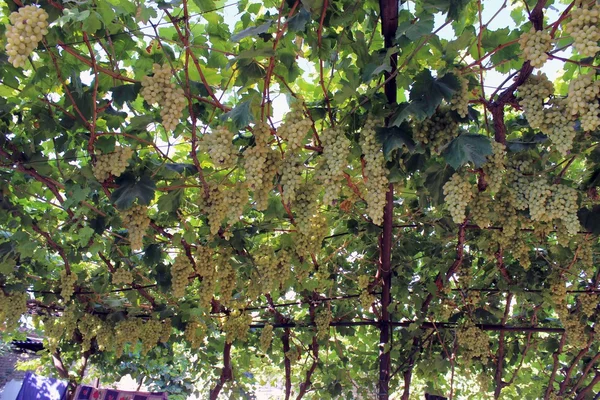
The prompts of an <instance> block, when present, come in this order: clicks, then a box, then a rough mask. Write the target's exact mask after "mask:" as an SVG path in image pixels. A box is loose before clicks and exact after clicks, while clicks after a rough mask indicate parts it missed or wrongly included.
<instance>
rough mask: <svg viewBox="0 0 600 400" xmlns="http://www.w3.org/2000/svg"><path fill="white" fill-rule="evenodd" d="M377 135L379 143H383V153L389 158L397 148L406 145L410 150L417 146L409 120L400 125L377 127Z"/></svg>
mask: <svg viewBox="0 0 600 400" xmlns="http://www.w3.org/2000/svg"><path fill="white" fill-rule="evenodd" d="M376 137H377V140H378V141H379V143H381V144H383V155H384V156H385V158H386V159H387V160H389V159H390V156H391V154H392V152H393V151H394V150H396V149H400V148H402V146H406V148H407V149H408V150H409V151H413V150H414V148H415V142H414V141H413V138H412V130H411V127H410V125H409V124H408V123H407V122H404V123H402V124H401V125H400V126H392V127H389V128H383V127H381V128H377V129H376Z"/></svg>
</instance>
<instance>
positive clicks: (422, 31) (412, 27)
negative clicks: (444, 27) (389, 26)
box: [396, 14, 434, 41]
mask: <svg viewBox="0 0 600 400" xmlns="http://www.w3.org/2000/svg"><path fill="white" fill-rule="evenodd" d="M433 26H434V19H433V15H432V14H423V16H422V17H421V18H419V19H418V20H417V21H412V20H411V21H404V22H402V23H400V24H399V25H398V29H397V30H396V39H398V38H400V37H402V36H406V38H408V39H409V40H411V41H414V40H417V39H419V38H421V37H423V36H424V35H427V34H429V33H431V31H433Z"/></svg>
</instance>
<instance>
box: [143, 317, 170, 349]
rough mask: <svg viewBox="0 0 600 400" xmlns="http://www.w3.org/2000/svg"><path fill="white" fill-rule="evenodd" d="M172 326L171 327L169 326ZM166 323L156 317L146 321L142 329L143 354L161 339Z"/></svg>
mask: <svg viewBox="0 0 600 400" xmlns="http://www.w3.org/2000/svg"><path fill="white" fill-rule="evenodd" d="M169 328H170V327H169ZM163 330H164V324H163V323H162V322H160V321H158V320H155V319H149V320H147V321H146V322H144V323H143V324H142V326H141V329H140V331H139V332H140V341H141V342H142V351H141V353H142V355H143V356H144V355H146V354H148V353H149V352H150V350H152V349H153V348H154V347H155V346H156V344H157V343H158V342H159V341H161V338H162V336H163V333H164V332H163Z"/></svg>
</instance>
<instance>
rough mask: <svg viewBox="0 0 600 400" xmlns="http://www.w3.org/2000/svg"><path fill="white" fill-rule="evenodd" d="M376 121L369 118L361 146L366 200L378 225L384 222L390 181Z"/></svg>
mask: <svg viewBox="0 0 600 400" xmlns="http://www.w3.org/2000/svg"><path fill="white" fill-rule="evenodd" d="M376 124H377V123H376V122H375V120H374V119H372V118H370V117H369V118H367V121H366V122H365V125H364V127H363V129H362V132H361V134H360V147H361V149H362V152H363V156H364V161H365V166H364V179H365V187H366V189H367V190H366V193H365V200H366V201H367V214H368V215H369V217H371V219H372V220H373V223H374V224H376V225H381V224H382V223H383V209H384V207H385V203H386V195H387V192H388V186H389V181H388V178H387V175H388V173H389V171H388V170H387V169H386V168H385V159H384V157H383V151H382V148H381V144H379V142H378V141H377V139H376V137H375V126H376Z"/></svg>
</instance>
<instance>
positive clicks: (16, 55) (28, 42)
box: [6, 5, 48, 68]
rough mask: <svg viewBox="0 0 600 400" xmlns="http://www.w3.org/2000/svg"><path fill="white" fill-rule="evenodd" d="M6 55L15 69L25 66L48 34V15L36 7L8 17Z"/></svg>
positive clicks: (21, 10)
mask: <svg viewBox="0 0 600 400" xmlns="http://www.w3.org/2000/svg"><path fill="white" fill-rule="evenodd" d="M8 19H9V21H10V24H9V25H8V26H7V27H6V54H7V55H8V62H9V63H11V64H12V65H13V66H14V67H15V68H20V67H24V66H25V62H26V61H27V58H28V57H29V55H30V54H31V52H32V51H33V50H35V48H36V47H37V45H38V43H39V42H40V41H41V40H42V39H43V37H44V35H46V34H48V13H47V12H46V11H45V10H43V9H41V8H38V7H36V6H34V5H29V6H24V7H21V8H19V10H18V11H16V12H13V13H11V14H10V16H9V17H8Z"/></svg>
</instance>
